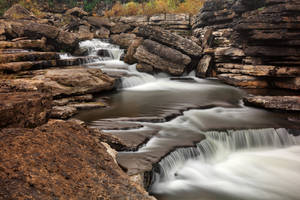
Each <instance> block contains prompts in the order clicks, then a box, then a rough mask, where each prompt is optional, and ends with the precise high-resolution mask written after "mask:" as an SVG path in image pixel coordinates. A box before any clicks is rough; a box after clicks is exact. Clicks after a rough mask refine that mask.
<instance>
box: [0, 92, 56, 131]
mask: <svg viewBox="0 0 300 200" xmlns="http://www.w3.org/2000/svg"><path fill="white" fill-rule="evenodd" d="M1 87H2V86H1ZM51 104H52V97H51V96H50V95H46V94H44V93H40V92H7V93H0V119H1V120H0V128H1V127H35V126H38V125H41V124H43V123H45V122H46V121H47V119H48V117H49V114H50V108H51Z"/></svg>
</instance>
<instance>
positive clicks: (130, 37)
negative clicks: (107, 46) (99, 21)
mask: <svg viewBox="0 0 300 200" xmlns="http://www.w3.org/2000/svg"><path fill="white" fill-rule="evenodd" d="M110 39H111V41H112V43H114V44H117V45H119V46H120V47H121V48H122V49H127V48H128V47H129V46H130V45H131V43H132V42H133V41H134V40H135V39H136V35H135V34H132V33H121V34H116V35H111V36H110Z"/></svg>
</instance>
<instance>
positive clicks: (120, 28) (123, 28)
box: [110, 23, 132, 34]
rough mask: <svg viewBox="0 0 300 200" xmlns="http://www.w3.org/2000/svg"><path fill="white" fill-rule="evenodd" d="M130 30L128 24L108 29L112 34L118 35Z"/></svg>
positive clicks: (116, 25)
mask: <svg viewBox="0 0 300 200" xmlns="http://www.w3.org/2000/svg"><path fill="white" fill-rule="evenodd" d="M130 30H132V27H131V26H130V25H129V24H123V23H122V24H115V25H114V26H112V27H111V28H110V31H111V32H112V33H113V34H119V33H127V32H128V31H130Z"/></svg>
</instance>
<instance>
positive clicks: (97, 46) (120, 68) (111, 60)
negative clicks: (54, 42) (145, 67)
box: [79, 39, 156, 88]
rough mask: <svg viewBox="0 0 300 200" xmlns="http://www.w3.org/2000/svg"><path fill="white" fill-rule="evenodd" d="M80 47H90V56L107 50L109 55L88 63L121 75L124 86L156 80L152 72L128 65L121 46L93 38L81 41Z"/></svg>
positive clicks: (113, 74) (106, 71) (107, 71)
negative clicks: (144, 71)
mask: <svg viewBox="0 0 300 200" xmlns="http://www.w3.org/2000/svg"><path fill="white" fill-rule="evenodd" d="M79 46H80V48H86V49H88V54H89V56H98V55H97V52H98V51H99V50H106V51H107V52H108V54H109V56H108V57H100V56H98V59H96V60H94V61H93V62H90V63H89V64H88V66H89V67H91V68H99V69H101V70H102V71H103V72H105V73H107V74H108V75H111V76H117V77H119V76H121V83H122V86H121V87H122V88H129V87H133V86H136V85H141V84H144V83H147V82H152V81H156V78H155V77H154V76H152V75H150V74H146V73H141V72H138V71H137V70H136V65H128V64H126V63H125V62H123V61H121V60H120V58H121V56H122V54H123V53H124V50H123V49H120V48H119V46H117V45H113V44H110V43H108V42H104V41H101V40H97V39H93V40H87V41H83V42H80V44H79Z"/></svg>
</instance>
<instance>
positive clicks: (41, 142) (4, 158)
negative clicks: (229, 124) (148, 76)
mask: <svg viewBox="0 0 300 200" xmlns="http://www.w3.org/2000/svg"><path fill="white" fill-rule="evenodd" d="M255 2H256V1H255ZM298 4H299V3H298V2H296V1H293V0H285V1H283V0H282V1H281V0H276V1H275V0H260V1H257V2H256V3H255V4H251V3H249V1H244V0H236V1H231V0H230V1H229V0H228V1H223V0H222V1H221V0H209V1H207V2H206V3H205V5H204V7H203V9H202V10H201V11H200V13H199V14H198V15H197V16H196V18H192V17H191V16H188V15H184V14H182V15H171V14H166V15H156V16H152V17H145V16H140V17H121V18H115V19H107V18H104V17H99V16H90V15H89V14H88V13H86V12H84V11H83V10H82V9H80V8H73V9H70V10H67V11H66V12H65V13H64V14H59V13H55V14H54V13H44V15H43V16H41V17H37V16H35V15H34V14H33V13H31V12H29V11H28V10H26V9H24V8H22V7H21V6H20V5H15V6H13V7H12V8H11V9H10V10H8V11H7V12H6V13H5V15H4V18H1V19H0V86H1V87H0V111H1V112H0V118H1V122H0V137H1V138H2V140H1V141H0V146H1V149H4V150H2V151H1V153H0V160H1V164H0V179H1V181H0V184H2V185H1V189H0V198H2V197H3V199H15V198H21V199H22V198H33V199H55V198H67V199H73V198H74V199H96V198H100V197H101V198H103V199H153V198H152V197H150V196H149V195H148V194H147V193H146V191H145V190H144V189H143V188H142V186H141V185H142V184H141V181H135V182H134V181H132V180H131V178H130V177H129V176H127V175H126V173H125V172H123V171H122V170H121V168H120V167H119V166H118V165H117V164H116V161H115V160H114V159H113V158H114V157H115V154H114V153H113V150H112V149H111V148H110V147H109V145H111V146H112V147H114V148H115V149H117V150H119V151H122V150H136V149H137V148H139V147H140V146H141V145H143V144H144V143H145V141H147V140H149V139H150V138H151V137H152V136H153V135H155V134H157V131H147V130H146V131H140V132H130V133H128V135H126V137H124V134H123V135H122V134H118V133H116V132H114V133H110V132H109V131H107V132H105V133H102V132H101V131H99V130H95V129H91V128H88V127H86V126H85V125H84V124H82V122H79V121H76V120H69V121H62V120H57V119H64V120H67V119H69V118H70V117H71V116H73V115H74V114H76V113H78V111H79V110H80V109H89V108H95V107H105V106H107V104H105V103H102V102H93V100H94V96H95V95H98V94H99V93H103V92H105V91H112V90H114V89H115V88H116V86H117V83H118V79H119V78H122V76H123V74H116V73H109V72H108V73H103V72H102V71H101V70H100V69H93V68H87V67H85V66H83V64H85V63H86V62H87V61H88V60H91V59H94V58H93V57H92V56H87V52H88V49H85V48H81V49H80V48H79V46H78V44H79V42H80V41H83V40H89V39H93V38H98V39H107V40H109V41H111V42H112V43H115V44H118V45H120V46H121V47H122V48H124V49H125V54H124V56H123V59H124V61H125V62H127V63H129V64H133V63H137V69H138V70H139V71H141V72H147V73H152V74H155V73H157V72H165V73H169V74H171V75H173V76H181V75H183V74H185V73H187V72H190V71H192V70H196V74H197V76H199V77H217V78H219V79H220V80H222V81H224V82H225V83H228V84H231V85H235V86H238V87H245V88H275V89H285V90H289V91H292V94H293V95H289V96H286V95H285V96H270V95H268V96H250V97H246V98H245V100H244V101H245V102H246V103H247V104H249V105H255V106H258V107H264V108H267V109H272V110H284V111H293V112H294V114H295V113H296V114H297V113H299V110H300V109H299V105H300V97H299V95H298V96H297V92H299V74H300V71H299V69H300V62H299V61H300V59H299V58H300V57H299V55H298V54H297V53H298V43H297V42H298V39H299V38H298V36H297V34H298V32H299V27H298V26H297V22H298V21H297V20H298V19H297V18H296V17H294V16H295V15H296V14H297V11H298V7H299V5H298ZM291 5H292V6H291ZM278 24H279V25H278ZM191 27H192V29H191ZM170 30H171V31H170ZM191 31H193V35H190V32H191ZM177 33H180V34H177ZM64 53H71V54H72V55H76V57H72V58H70V57H69V58H67V59H66V58H62V54H64ZM106 53H107V52H105V51H101V52H98V55H105V54H106ZM202 106H204V107H209V106H211V102H208V103H207V105H206V104H205V105H202ZM198 107H199V105H184V106H181V107H174V108H173V109H170V110H168V111H166V112H165V113H162V114H161V115H160V116H156V117H154V118H153V117H148V118H147V117H141V118H123V119H122V118H119V119H117V120H110V119H106V120H102V121H99V124H98V127H99V129H107V130H119V129H132V128H138V127H141V125H140V124H135V123H124V121H131V122H141V121H143V122H162V121H168V120H170V119H172V118H174V117H175V116H178V115H181V114H182V111H184V110H188V109H190V108H198ZM54 119H55V120H54ZM293 120H294V122H296V123H298V122H299V119H298V118H297V117H296V118H293ZM101 127H102V128H101ZM127 136H128V137H127ZM200 139H203V137H202V136H201V137H200V138H195V141H199V140H200ZM107 143H109V145H107ZM174 145H175V144H174ZM178 145H179V144H178ZM191 145H192V143H188V144H186V146H191ZM175 146H176V145H175ZM175 146H174V147H173V146H172V147H168V148H167V147H166V148H167V149H166V150H165V152H163V155H161V154H159V155H157V157H155V158H153V159H152V160H150V161H149V163H150V164H149V163H148V168H147V169H146V170H150V168H151V166H152V164H155V163H156V162H158V161H159V160H160V159H161V157H163V156H164V155H165V154H167V153H168V152H169V151H170V149H173V148H175ZM12 158H13V159H12ZM124 158H125V159H124ZM119 160H120V157H119ZM121 162H123V165H122V166H123V167H124V168H126V167H128V166H126V165H128V163H126V156H125V157H123V160H122V156H121ZM124 163H125V164H124ZM121 164H122V163H121ZM149 166H150V167H149ZM144 171H145V170H144ZM132 174H134V173H132Z"/></svg>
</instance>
